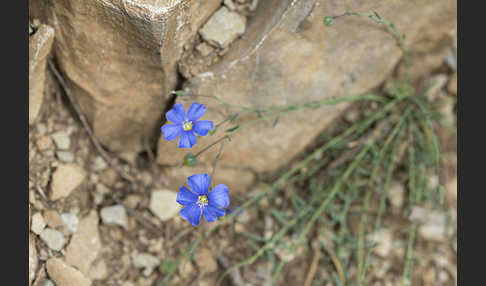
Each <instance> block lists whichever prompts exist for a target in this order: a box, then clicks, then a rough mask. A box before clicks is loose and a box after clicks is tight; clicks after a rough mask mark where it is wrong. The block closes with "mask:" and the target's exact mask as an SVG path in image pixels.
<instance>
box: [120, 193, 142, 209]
mask: <svg viewBox="0 0 486 286" xmlns="http://www.w3.org/2000/svg"><path fill="white" fill-rule="evenodd" d="M140 201H141V198H140V197H139V196H137V195H128V196H127V197H126V198H125V199H124V200H123V204H124V205H125V206H127V207H128V208H131V209H134V208H136V207H137V205H138V204H139V203H140Z"/></svg>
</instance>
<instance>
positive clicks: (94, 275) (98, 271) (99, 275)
mask: <svg viewBox="0 0 486 286" xmlns="http://www.w3.org/2000/svg"><path fill="white" fill-rule="evenodd" d="M88 276H89V278H90V279H91V280H101V279H105V278H106V277H107V276H108V268H107V267H106V263H105V261H104V260H103V259H100V260H99V261H98V262H97V263H95V264H94V265H93V267H91V268H90V270H89V273H88Z"/></svg>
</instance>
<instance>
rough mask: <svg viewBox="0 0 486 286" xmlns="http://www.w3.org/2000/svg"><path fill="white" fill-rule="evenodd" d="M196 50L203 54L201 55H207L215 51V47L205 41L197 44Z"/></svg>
mask: <svg viewBox="0 0 486 286" xmlns="http://www.w3.org/2000/svg"><path fill="white" fill-rule="evenodd" d="M196 50H197V51H198V52H199V53H200V54H201V56H203V57H205V56H208V55H209V54H210V53H212V52H213V51H214V48H213V47H211V46H210V45H208V44H207V43H205V42H202V43H200V44H199V45H197V47H196Z"/></svg>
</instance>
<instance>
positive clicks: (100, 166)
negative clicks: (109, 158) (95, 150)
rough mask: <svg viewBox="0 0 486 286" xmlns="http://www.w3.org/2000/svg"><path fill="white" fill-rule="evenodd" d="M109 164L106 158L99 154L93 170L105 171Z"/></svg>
mask: <svg viewBox="0 0 486 286" xmlns="http://www.w3.org/2000/svg"><path fill="white" fill-rule="evenodd" d="M107 166H108V164H107V163H106V161H105V159H103V157H100V156H98V157H96V159H95V160H94V163H93V171H96V172H99V171H103V170H104V169H106V167H107Z"/></svg>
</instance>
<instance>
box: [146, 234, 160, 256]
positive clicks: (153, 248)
mask: <svg viewBox="0 0 486 286" xmlns="http://www.w3.org/2000/svg"><path fill="white" fill-rule="evenodd" d="M163 250H164V240H163V239H162V238H159V239H157V241H155V242H153V243H151V244H150V246H149V248H148V251H149V252H152V253H156V254H158V253H160V252H161V251H163Z"/></svg>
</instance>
